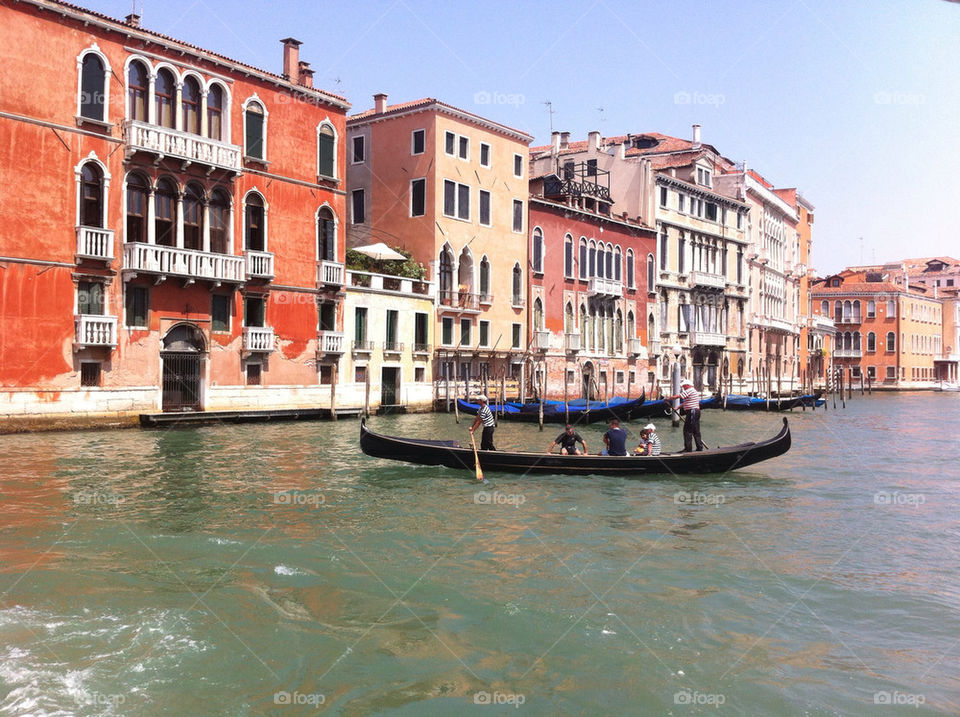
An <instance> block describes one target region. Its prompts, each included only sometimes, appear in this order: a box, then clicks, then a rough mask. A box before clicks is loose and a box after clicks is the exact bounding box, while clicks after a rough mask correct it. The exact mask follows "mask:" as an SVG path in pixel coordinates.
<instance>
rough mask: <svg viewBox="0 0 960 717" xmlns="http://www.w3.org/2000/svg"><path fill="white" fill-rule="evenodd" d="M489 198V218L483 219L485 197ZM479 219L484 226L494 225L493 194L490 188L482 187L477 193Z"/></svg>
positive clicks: (487, 212)
mask: <svg viewBox="0 0 960 717" xmlns="http://www.w3.org/2000/svg"><path fill="white" fill-rule="evenodd" d="M484 197H486V199H487V211H486V214H487V220H486V221H484V220H483V214H484V211H483V199H484ZM477 221H478V222H479V223H480V226H482V227H492V226H493V196H492V195H491V194H490V190H488V189H481V190H479V191H478V193H477Z"/></svg>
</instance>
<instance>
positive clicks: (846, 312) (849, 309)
mask: <svg viewBox="0 0 960 717" xmlns="http://www.w3.org/2000/svg"><path fill="white" fill-rule="evenodd" d="M852 318H853V304H851V303H850V302H849V301H844V302H843V320H844V321H850V319H852Z"/></svg>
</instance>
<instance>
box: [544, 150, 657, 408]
mask: <svg viewBox="0 0 960 717" xmlns="http://www.w3.org/2000/svg"><path fill="white" fill-rule="evenodd" d="M608 176H609V172H607V171H605V170H602V169H598V168H597V167H596V166H595V165H589V164H588V163H586V162H581V163H579V164H573V166H568V167H566V168H564V170H563V171H562V172H551V173H548V174H546V175H541V176H539V177H535V178H534V179H533V180H531V184H530V241H531V245H530V257H531V261H530V297H529V307H530V308H529V312H528V316H529V321H530V336H531V346H532V352H533V356H534V366H533V372H532V373H531V374H530V375H532V376H533V383H534V385H533V388H534V389H537V388H539V386H540V382H541V378H540V377H541V374H542V372H543V371H544V370H545V371H546V395H547V396H548V397H549V398H563V397H564V396H566V397H568V398H581V397H583V398H590V399H591V400H597V399H601V400H602V399H604V398H608V397H612V396H627V395H628V394H630V395H632V396H638V395H639V393H640V390H641V387H642V386H643V385H646V384H648V383H650V388H648V390H652V381H653V377H652V376H648V373H647V371H648V365H647V359H648V357H649V355H650V354H649V352H648V342H649V341H652V340H655V339H656V338H657V337H656V335H655V332H653V331H650V330H648V327H647V322H646V321H645V320H644V317H646V316H647V315H648V313H649V308H648V301H649V302H650V303H651V305H652V304H653V302H655V301H656V294H655V293H654V294H652V295H651V294H650V293H649V292H650V291H655V289H654V288H653V287H654V281H655V277H654V276H653V272H654V268H655V266H654V259H653V257H654V255H655V253H656V235H655V233H654V231H653V229H651V228H650V227H647V226H645V225H643V224H641V223H639V222H638V221H636V220H632V219H628V218H627V215H626V212H624V213H623V214H622V215H620V216H616V215H614V214H613V213H612V207H613V200H612V199H611V196H610V186H609V182H608V181H607V177H608Z"/></svg>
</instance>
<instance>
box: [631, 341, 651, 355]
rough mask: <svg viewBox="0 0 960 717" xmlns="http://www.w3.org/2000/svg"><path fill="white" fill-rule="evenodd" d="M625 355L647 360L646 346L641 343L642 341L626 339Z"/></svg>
mask: <svg viewBox="0 0 960 717" xmlns="http://www.w3.org/2000/svg"><path fill="white" fill-rule="evenodd" d="M627 353H628V354H633V355H634V356H638V357H640V358H647V356H648V354H647V345H646V344H645V343H643V339H627Z"/></svg>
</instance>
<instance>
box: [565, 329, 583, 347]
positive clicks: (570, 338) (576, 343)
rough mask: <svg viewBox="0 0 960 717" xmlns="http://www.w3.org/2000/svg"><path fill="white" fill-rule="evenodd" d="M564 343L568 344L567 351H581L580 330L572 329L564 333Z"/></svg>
mask: <svg viewBox="0 0 960 717" xmlns="http://www.w3.org/2000/svg"><path fill="white" fill-rule="evenodd" d="M564 343H565V345H566V348H567V351H579V350H580V332H579V331H571V332H570V333H567V334H565V335H564Z"/></svg>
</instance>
